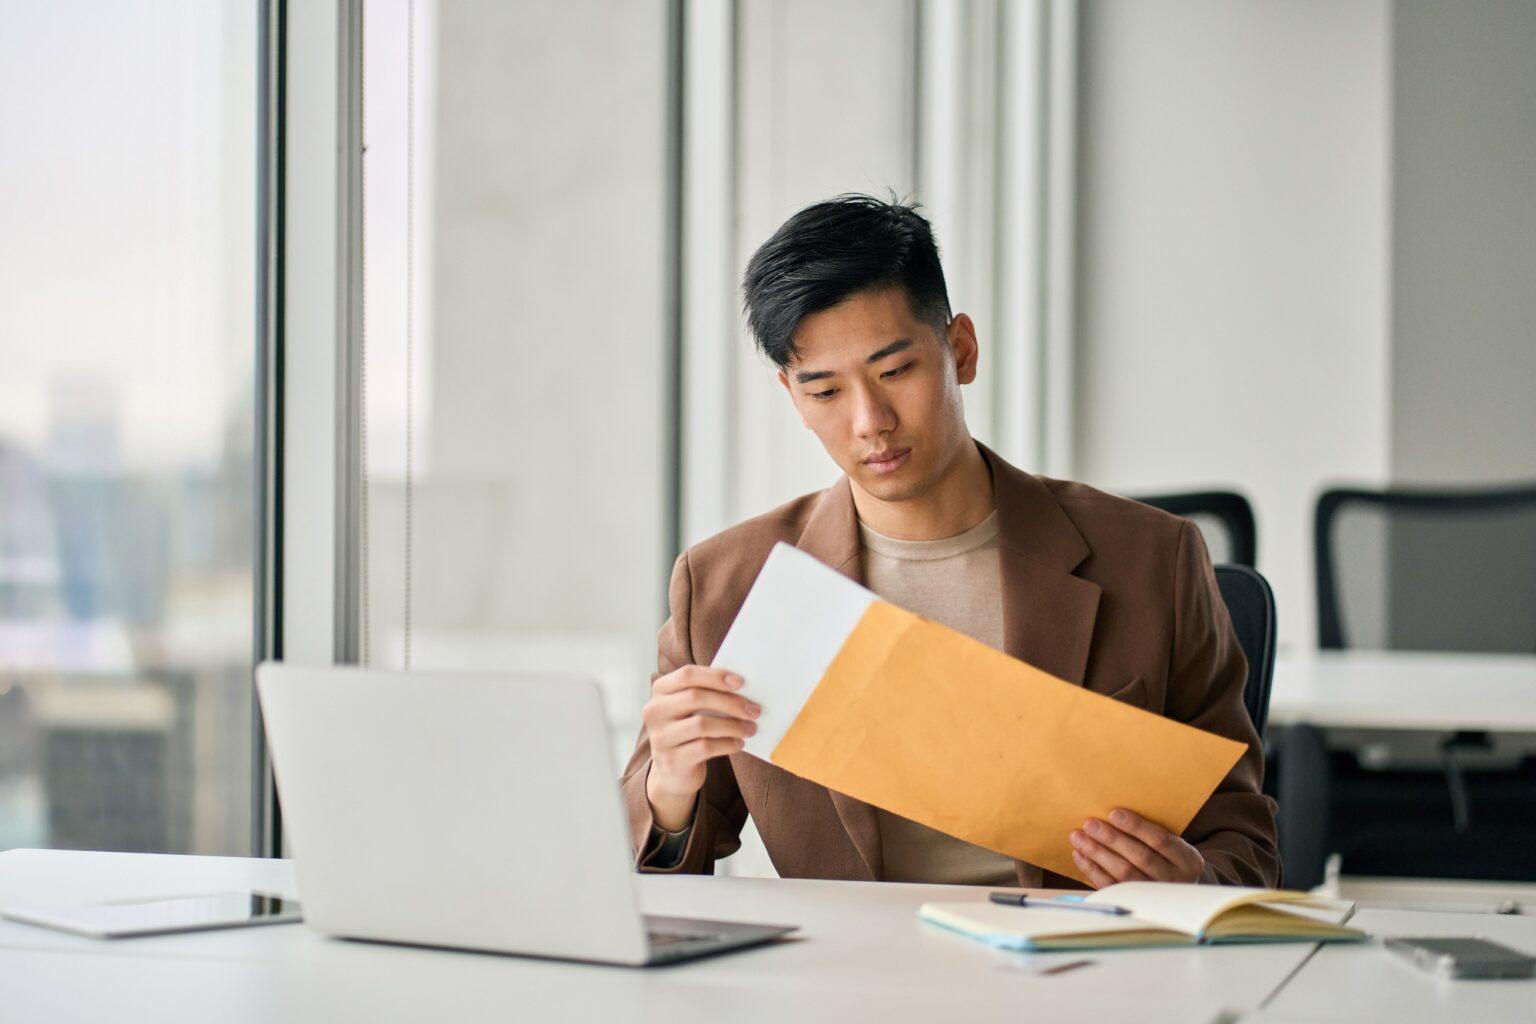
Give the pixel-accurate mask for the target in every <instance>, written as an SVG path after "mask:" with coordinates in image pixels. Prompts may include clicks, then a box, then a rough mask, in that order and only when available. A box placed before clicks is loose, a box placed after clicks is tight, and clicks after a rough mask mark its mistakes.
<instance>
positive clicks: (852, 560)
mask: <svg viewBox="0 0 1536 1024" xmlns="http://www.w3.org/2000/svg"><path fill="white" fill-rule="evenodd" d="M795 546H796V547H798V548H799V549H800V550H802V551H804V552H805V553H806V554H808V555H813V556H815V557H816V559H817V560H819V561H821V562H823V563H825V564H826V565H830V566H831V567H832V568H834V569H836V570H837V571H838V572H840V573H842V574H843V575H844V576H847V577H848V578H849V579H852V580H855V581H857V582H859V583H863V582H864V565H863V560H862V559H861V558H860V557H859V552H860V548H859V516H858V512H857V510H856V509H855V508H854V505H853V490H852V487H851V485H850V484H849V482H848V478H847V477H846V476H845V477H842V478H840V479H839V480H838V482H837V483H835V484H833V485H832V486H831V487H829V488H828V489H827V490H826V492H825V493H824V494H823V495H822V497H821V500H820V501H818V502H817V503H816V506H815V508H814V509H812V511H811V515H810V518H809V519H807V520H806V523H805V530H804V532H803V533H801V535H800V539H799V540H797V541H796V542H795ZM827 792H828V793H829V794H830V795H831V797H832V806H833V808H834V809H835V810H836V811H837V816H838V818H839V819H840V820H841V821H842V823H843V829H844V830H845V831H847V833H848V838H849V840H850V841H852V843H853V846H854V849H855V850H857V851H858V854H859V857H860V858H861V859H862V860H863V861H864V866H865V867H866V868H867V869H868V870H869V878H870V880H871V881H878V880H880V879H881V878H882V877H884V872H885V869H884V859H883V857H882V856H881V852H880V821H879V819H878V818H877V817H876V816H875V809H874V808H873V807H871V806H870V805H869V804H867V803H865V802H864V801H862V800H856V799H854V798H853V797H851V796H848V795H847V794H846V793H839V792H837V791H836V790H832V789H829V790H827Z"/></svg>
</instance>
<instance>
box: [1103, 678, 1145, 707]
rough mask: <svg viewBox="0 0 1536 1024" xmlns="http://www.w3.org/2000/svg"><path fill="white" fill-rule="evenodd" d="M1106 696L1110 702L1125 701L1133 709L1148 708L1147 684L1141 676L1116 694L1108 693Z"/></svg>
mask: <svg viewBox="0 0 1536 1024" xmlns="http://www.w3.org/2000/svg"><path fill="white" fill-rule="evenodd" d="M1105 696H1106V697H1108V698H1109V699H1110V700H1118V701H1123V702H1125V703H1126V704H1129V705H1131V706H1132V707H1137V708H1145V707H1146V706H1147V682H1146V680H1145V679H1144V678H1142V677H1141V676H1137V677H1136V678H1135V679H1132V680H1131V681H1130V682H1128V683H1126V684H1125V685H1124V686H1122V687H1120V689H1118V690H1116V691H1115V692H1114V693H1107V694H1105Z"/></svg>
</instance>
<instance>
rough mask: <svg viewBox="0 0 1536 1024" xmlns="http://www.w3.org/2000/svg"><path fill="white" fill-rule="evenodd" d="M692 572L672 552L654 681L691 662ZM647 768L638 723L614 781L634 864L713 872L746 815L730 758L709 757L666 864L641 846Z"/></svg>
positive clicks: (645, 833)
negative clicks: (683, 834)
mask: <svg viewBox="0 0 1536 1024" xmlns="http://www.w3.org/2000/svg"><path fill="white" fill-rule="evenodd" d="M692 600H693V577H692V567H691V565H690V563H689V561H688V552H686V551H684V552H683V553H682V554H681V555H679V556H678V559H677V562H676V563H675V564H674V565H673V567H672V583H671V585H670V587H669V588H668V593H667V603H668V606H669V608H670V612H671V614H670V616H669V617H668V619H667V621H666V623H665V624H664V625H663V626H662V627H661V634H660V635H659V636H658V637H657V655H656V664H657V671H656V672H655V673H654V674H653V675H652V676H651V682H652V683H654V682H655V681H656V680H657V679H658V678H660V677H661V676H664V675H666V674H667V673H668V672H672V671H674V670H675V669H678V668H681V667H683V666H684V665H692V664H695V662H694V657H693V643H692V639H691V636H690V633H689V623H690V620H691V617H692ZM650 770H651V745H650V739H649V738H648V737H647V736H646V733H645V729H644V727H643V726H642V727H641V730H640V738H639V741H638V742H637V743H636V745H635V752H634V754H632V755H631V756H630V759H629V764H628V765H627V766H626V767H625V769H624V776H623V778H621V779H620V780H619V787H620V791H621V792H622V794H623V797H624V809H625V811H626V812H627V814H628V816H629V829H630V840H631V842H632V844H633V848H634V855H635V867H636V868H637V869H638V870H640V871H646V872H655V873H658V874H663V873H664V874H694V875H710V874H714V870H715V861H717V860H719V859H721V858H723V857H728V856H730V855H731V854H733V853H735V852H736V850H737V849H738V848H740V846H741V828H742V825H744V824H745V823H746V820H747V805H746V802H745V801H744V800H743V799H742V796H741V790H740V789H739V788H738V787H737V785H736V774H735V772H733V771H732V770H731V762H730V760H729V759H728V758H725V757H716V758H711V759H710V761H709V763H708V765H707V767H706V769H705V777H704V786H703V788H702V789H701V790H700V791H699V800H698V802H697V803H696V804H695V805H694V811H693V820H692V821H691V822H689V824H688V842H687V845H686V846H685V847H684V848H683V854H682V857H681V858H680V859H679V860H678V861H677V862H676V863H674V864H671V865H669V866H667V867H660V866H658V864H657V863H655V862H657V861H658V860H659V858H658V854H659V853H660V852H661V851H660V849H659V848H658V849H649V850H648V849H647V848H646V847H647V846H648V845H649V843H650V836H651V826H652V824H653V820H652V818H651V803H650V801H649V800H648V799H646V796H645V780H646V776H647V775H648V774H649V773H650Z"/></svg>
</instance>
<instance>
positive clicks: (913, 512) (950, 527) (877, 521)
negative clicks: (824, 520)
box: [853, 438, 996, 540]
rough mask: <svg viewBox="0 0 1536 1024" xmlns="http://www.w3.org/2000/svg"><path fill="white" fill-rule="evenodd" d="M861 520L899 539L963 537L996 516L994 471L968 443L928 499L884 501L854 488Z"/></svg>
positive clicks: (973, 445)
mask: <svg viewBox="0 0 1536 1024" xmlns="http://www.w3.org/2000/svg"><path fill="white" fill-rule="evenodd" d="M853 506H854V508H855V509H856V510H857V511H858V514H859V520H860V521H861V522H863V523H864V525H865V526H868V527H869V528H870V529H871V530H874V531H875V532H876V533H879V534H883V535H884V536H887V537H892V538H895V539H897V540H938V539H939V538H941V537H953V536H955V535H956V534H960V533H964V532H965V531H966V530H969V529H970V528H971V527H973V526H975V525H976V524H977V523H980V522H981V521H982V520H983V519H985V518H987V516H989V515H991V514H992V510H993V509H994V508H995V507H996V503H995V500H994V498H993V495H992V470H991V469H990V468H989V467H988V466H987V460H986V459H985V458H983V457H982V454H981V449H980V448H977V447H976V443H975V442H974V441H972V440H971V439H970V438H966V440H965V443H964V445H962V446H961V450H960V451H959V452H958V453H957V454H956V456H955V458H954V459H953V460H951V462H950V464H949V466H948V467H947V468H946V469H945V470H944V474H943V475H942V476H941V477H940V478H939V480H938V482H937V483H936V484H935V485H934V486H933V487H931V488H929V490H928V492H927V493H926V494H923V495H921V496H919V497H915V498H909V499H907V500H905V501H882V500H881V499H879V498H876V497H875V496H874V495H872V494H870V493H869V492H868V491H865V490H864V489H863V488H862V487H860V486H859V485H858V484H856V483H855V484H853Z"/></svg>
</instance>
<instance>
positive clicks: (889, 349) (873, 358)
mask: <svg viewBox="0 0 1536 1024" xmlns="http://www.w3.org/2000/svg"><path fill="white" fill-rule="evenodd" d="M911 347H912V339H911V338H897V339H896V340H895V341H893V342H891V343H890V344H889V345H887V346H885V347H884V348H882V349H880V350H879V351H878V352H874V353H872V354H871V355H870V357H869V358H868V359H866V360H864V361H865V362H866V363H878V362H879V361H880V360H882V359H884V358H885V357H886V356H893V355H895V354H896V353H897V352H900V351H901V350H902V349H905V348H911ZM833 376H836V374H835V373H833V371H831V370H807V371H806V372H804V373H797V374H795V383H796V384H809V383H810V382H811V381H813V380H821V379H823V378H824V377H833Z"/></svg>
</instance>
